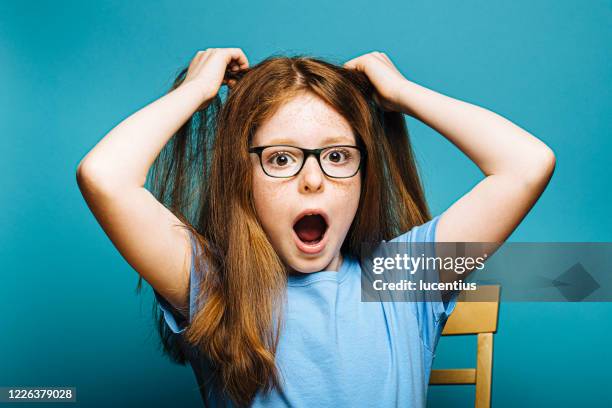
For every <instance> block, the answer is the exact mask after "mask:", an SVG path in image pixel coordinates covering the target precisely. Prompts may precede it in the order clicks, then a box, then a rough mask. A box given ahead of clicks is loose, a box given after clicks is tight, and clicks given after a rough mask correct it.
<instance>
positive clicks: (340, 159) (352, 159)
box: [249, 145, 365, 178]
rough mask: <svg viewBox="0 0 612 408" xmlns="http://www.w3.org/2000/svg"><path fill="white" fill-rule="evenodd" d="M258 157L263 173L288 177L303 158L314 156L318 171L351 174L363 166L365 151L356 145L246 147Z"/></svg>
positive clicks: (334, 175) (339, 175)
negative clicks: (311, 147) (314, 147)
mask: <svg viewBox="0 0 612 408" xmlns="http://www.w3.org/2000/svg"><path fill="white" fill-rule="evenodd" d="M249 153H255V154H257V155H258V156H259V164H260V165H261V168H262V170H263V171H264V173H266V175H268V176H270V177H276V178H288V177H293V176H295V175H297V174H298V173H299V172H300V171H302V168H303V167H304V163H306V159H307V158H308V157H310V156H311V155H314V156H315V158H316V159H317V163H319V167H320V168H321V171H322V172H323V173H324V174H325V175H326V176H328V177H331V178H349V177H353V176H354V175H355V174H357V172H358V171H359V169H360V168H361V166H362V163H363V160H362V158H363V157H365V150H364V149H363V148H361V147H359V146H352V145H333V146H325V147H321V148H319V149H304V148H301V147H297V146H291V145H269V146H256V147H251V148H249Z"/></svg>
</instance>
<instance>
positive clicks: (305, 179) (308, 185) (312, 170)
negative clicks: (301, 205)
mask: <svg viewBox="0 0 612 408" xmlns="http://www.w3.org/2000/svg"><path fill="white" fill-rule="evenodd" d="M324 178H325V175H324V174H323V172H322V171H321V168H320V167H319V163H318V162H317V159H316V158H315V157H314V156H310V157H308V158H306V162H305V163H304V167H303V168H302V171H301V172H300V192H301V193H313V192H319V191H323V183H324Z"/></svg>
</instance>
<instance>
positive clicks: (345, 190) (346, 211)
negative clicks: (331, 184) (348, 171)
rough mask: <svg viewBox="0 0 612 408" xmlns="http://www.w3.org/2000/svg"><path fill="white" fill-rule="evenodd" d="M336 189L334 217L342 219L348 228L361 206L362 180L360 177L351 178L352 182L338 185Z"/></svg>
mask: <svg viewBox="0 0 612 408" xmlns="http://www.w3.org/2000/svg"><path fill="white" fill-rule="evenodd" d="M334 190H335V191H334V193H335V194H334V196H335V199H334V204H333V213H334V217H337V219H339V220H342V224H344V225H343V227H344V228H345V229H348V228H349V227H350V225H351V223H352V222H353V219H354V218H355V213H356V212H357V207H358V206H359V196H360V193H361V182H360V180H359V179H356V180H354V181H353V180H351V182H347V183H346V184H344V183H343V184H340V185H336V186H335V189H334Z"/></svg>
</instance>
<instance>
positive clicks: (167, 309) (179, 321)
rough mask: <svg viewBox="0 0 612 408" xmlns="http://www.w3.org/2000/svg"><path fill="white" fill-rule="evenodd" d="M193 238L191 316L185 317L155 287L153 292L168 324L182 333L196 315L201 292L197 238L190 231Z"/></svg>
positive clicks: (190, 272) (174, 330)
mask: <svg viewBox="0 0 612 408" xmlns="http://www.w3.org/2000/svg"><path fill="white" fill-rule="evenodd" d="M190 238H191V267H190V270H189V316H188V317H185V316H184V315H183V314H182V313H181V312H179V311H178V310H177V309H176V308H175V307H174V306H172V305H171V304H170V302H168V301H167V300H166V298H164V297H163V296H162V295H161V294H159V292H157V291H156V290H155V289H153V293H154V295H155V299H156V300H157V306H158V308H159V310H161V311H162V313H163V316H164V321H165V322H166V325H167V326H168V327H169V328H170V330H171V331H172V332H173V333H176V334H180V333H183V332H184V331H185V330H186V328H187V325H188V324H189V323H190V322H191V320H192V319H193V316H194V315H195V312H196V309H195V299H196V298H197V295H198V292H199V279H198V274H197V273H196V271H195V266H196V257H195V254H196V251H197V246H196V243H195V238H194V237H193V235H191V233H190Z"/></svg>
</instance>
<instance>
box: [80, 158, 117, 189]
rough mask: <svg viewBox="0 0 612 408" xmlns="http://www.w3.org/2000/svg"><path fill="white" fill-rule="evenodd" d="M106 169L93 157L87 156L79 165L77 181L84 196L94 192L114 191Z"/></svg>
mask: <svg viewBox="0 0 612 408" xmlns="http://www.w3.org/2000/svg"><path fill="white" fill-rule="evenodd" d="M105 173H107V172H106V171H105V169H104V166H101V165H100V164H99V163H97V162H96V161H95V160H93V159H92V158H91V157H88V156H85V157H84V158H83V159H82V160H81V161H80V162H79V164H78V165H77V169H76V182H77V185H78V186H79V189H80V190H81V193H82V194H83V195H84V196H87V195H90V194H92V193H96V194H98V193H103V192H108V191H112V189H113V187H112V185H111V183H110V180H109V177H108V175H106V174H105Z"/></svg>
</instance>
